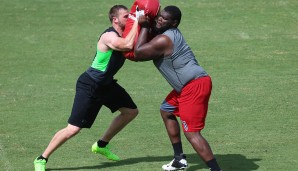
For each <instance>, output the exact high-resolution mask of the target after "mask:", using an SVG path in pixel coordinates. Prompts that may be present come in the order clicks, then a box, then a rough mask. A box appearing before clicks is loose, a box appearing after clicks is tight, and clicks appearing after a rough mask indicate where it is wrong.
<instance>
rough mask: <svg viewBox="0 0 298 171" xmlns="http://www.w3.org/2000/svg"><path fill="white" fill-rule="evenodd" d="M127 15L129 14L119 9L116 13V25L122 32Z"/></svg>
mask: <svg viewBox="0 0 298 171" xmlns="http://www.w3.org/2000/svg"><path fill="white" fill-rule="evenodd" d="M128 14H129V13H128V11H127V10H125V9H120V10H119V12H118V17H117V21H118V22H117V24H118V26H119V27H120V28H121V29H122V30H124V28H125V25H126V21H127V18H128Z"/></svg>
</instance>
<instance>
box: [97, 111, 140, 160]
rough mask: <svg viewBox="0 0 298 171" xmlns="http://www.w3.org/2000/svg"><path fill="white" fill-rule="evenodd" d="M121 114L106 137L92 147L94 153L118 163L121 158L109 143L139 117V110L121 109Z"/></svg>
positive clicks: (107, 131)
mask: <svg viewBox="0 0 298 171" xmlns="http://www.w3.org/2000/svg"><path fill="white" fill-rule="evenodd" d="M119 111H120V114H119V115H118V116H116V118H115V119H114V120H113V121H112V122H111V124H110V126H109V128H108V129H107V130H106V131H105V133H104V135H103V136H102V137H101V138H100V139H99V140H98V141H97V142H95V143H94V144H93V145H92V152H94V153H99V154H102V155H104V156H105V157H106V158H107V159H109V160H114V161H118V160H120V158H119V157H118V156H117V155H116V154H114V153H112V152H111V151H110V149H109V146H108V143H109V142H110V141H111V140H112V138H113V137H114V136H115V135H116V134H117V133H119V132H120V131H121V130H122V129H123V128H124V127H125V126H126V125H127V124H128V123H129V122H131V121H132V120H133V119H134V118H135V117H136V116H137V115H138V109H129V108H120V109H119Z"/></svg>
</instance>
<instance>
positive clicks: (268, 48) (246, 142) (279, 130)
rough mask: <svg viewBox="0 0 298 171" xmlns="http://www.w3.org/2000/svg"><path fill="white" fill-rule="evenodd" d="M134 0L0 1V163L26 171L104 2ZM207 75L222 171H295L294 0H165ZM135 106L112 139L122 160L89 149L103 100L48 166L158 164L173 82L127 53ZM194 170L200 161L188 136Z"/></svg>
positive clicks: (297, 28)
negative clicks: (162, 110)
mask: <svg viewBox="0 0 298 171" xmlns="http://www.w3.org/2000/svg"><path fill="white" fill-rule="evenodd" d="M114 4H125V5H127V6H130V5H131V4H132V1H125V0H110V1H103V0H102V1H79V0H64V1H61V0H47V1H46V0H26V1H22V0H2V1H1V6H0V23H1V24H0V31H1V32H0V37H1V41H0V52H1V55H0V61H1V62H0V106H1V107H0V168H1V170H4V171H30V170H33V160H34V158H35V157H36V156H38V155H39V154H41V153H42V151H43V150H44V148H45V147H46V146H47V144H48V142H49V141H50V139H51V138H52V136H53V135H54V133H55V132H56V131H58V130H59V129H60V128H63V127H64V126H66V124H67V119H68V116H69V113H70V110H71V106H72V102H73V97H74V88H75V82H76V79H77V78H78V76H79V75H80V74H81V73H82V72H83V71H85V70H86V69H87V67H88V66H89V65H90V64H91V60H92V59H93V55H94V53H95V44H96V41H97V37H98V35H99V34H100V33H101V32H102V31H103V30H104V29H105V28H106V27H107V26H109V21H108V19H107V13H108V9H109V8H110V7H111V6H112V5H114ZM169 4H174V5H177V6H179V7H180V8H181V10H182V12H183V19H182V22H181V25H180V29H181V31H182V32H183V33H184V36H185V38H186V40H187V42H188V44H189V45H190V46H191V47H192V49H193V51H194V53H195V54H196V56H197V58H198V60H199V62H200V64H201V65H202V66H203V67H204V68H205V69H206V70H207V71H208V73H209V74H210V75H211V77H212V79H213V86H214V88H213V93H212V97H211V100H210V108H209V114H208V118H207V123H206V128H205V129H204V131H203V134H204V135H205V137H206V138H207V139H208V141H209V143H210V145H211V146H212V149H213V151H214V153H215V155H216V157H217V159H218V161H219V163H220V165H221V166H222V168H223V169H224V170H226V171H252V170H257V171H269V170H270V171H280V170H287V171H295V170H298V134H297V132H298V115H297V111H298V107H297V106H298V105H297V104H298V98H297V97H298V86H297V83H298V74H297V73H298V70H297V68H298V46H297V45H298V12H297V7H298V2H297V1H295V0H284V1H282V0H264V1H257V0H251V1H236V0H226V1H220V0H211V1H207V0H189V1H178V0H162V1H161V5H162V6H166V5H169ZM116 78H117V79H118V80H119V82H120V83H121V84H122V85H123V86H124V87H125V88H126V89H127V91H128V92H129V93H130V94H131V95H132V97H133V98H134V100H135V102H136V103H137V105H138V107H139V109H140V114H139V116H138V117H137V118H136V119H135V120H134V121H133V122H132V123H131V124H130V125H128V126H127V127H126V128H125V129H124V130H123V131H122V132H121V133H120V134H118V135H117V137H115V139H114V140H113V141H112V142H111V143H112V145H113V147H114V148H113V151H114V152H116V153H117V154H118V155H119V156H121V158H122V161H120V162H110V161H107V160H105V159H103V158H98V157H97V156H96V155H95V154H92V153H91V146H92V144H93V143H94V142H95V141H97V139H98V138H99V137H100V136H101V135H102V133H103V132H104V130H105V129H106V128H107V126H108V124H109V122H110V121H111V120H112V118H113V117H114V116H115V115H116V114H110V112H109V110H108V109H106V108H103V110H102V111H101V112H100V114H99V116H98V118H97V120H96V122H95V124H94V125H93V127H92V128H91V129H89V130H88V129H84V130H83V131H82V132H81V133H80V134H79V135H78V136H76V137H75V138H73V139H71V140H70V141H68V142H67V143H66V144H65V145H64V146H62V147H61V148H60V149H58V150H57V151H56V152H55V153H54V154H53V155H52V156H51V158H50V161H49V163H48V164H47V167H48V170H51V171H55V170H78V171H83V170H84V171H93V170H106V171H117V170H121V171H123V170H127V171H135V170H142V171H144V170H150V171H152V170H154V171H155V170H156V171H158V170H161V168H160V167H161V165H162V164H164V163H166V162H168V161H169V160H170V159H171V158H172V147H171V145H170V143H169V140H168V138H167V135H166V131H165V129H164V126H163V123H162V121H161V118H160V116H159V104H160V102H161V101H162V100H163V98H164V97H165V96H166V95H167V93H168V92H169V91H170V90H171V88H170V86H169V85H168V84H167V83H166V81H165V80H164V79H163V78H162V77H161V76H160V74H159V73H158V72H157V70H156V69H155V68H154V66H153V64H152V63H151V62H145V63H135V62H131V61H128V62H126V64H125V65H124V67H123V69H122V70H121V71H120V72H119V73H118V74H117V75H116ZM183 145H184V151H185V153H186V154H187V155H188V161H189V164H190V167H189V169H188V170H189V171H195V170H205V171H207V168H206V166H205V164H204V163H203V162H202V161H201V160H200V159H199V157H198V156H197V155H196V154H195V152H194V150H193V149H192V147H191V146H190V145H189V144H188V142H186V140H185V138H184V139H183Z"/></svg>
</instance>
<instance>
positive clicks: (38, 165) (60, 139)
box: [34, 124, 81, 171]
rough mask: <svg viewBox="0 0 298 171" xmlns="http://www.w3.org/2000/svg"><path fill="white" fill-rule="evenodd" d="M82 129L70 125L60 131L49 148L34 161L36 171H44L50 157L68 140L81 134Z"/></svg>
mask: <svg viewBox="0 0 298 171" xmlns="http://www.w3.org/2000/svg"><path fill="white" fill-rule="evenodd" d="M80 130H81V128H79V127H77V126H74V125H70V124H68V125H67V127H65V128H63V129H61V130H59V131H58V132H57V133H56V134H55V135H54V137H53V138H52V140H51V141H50V143H49V145H48V147H47V148H46V149H45V151H44V152H43V153H42V155H41V156H39V157H37V158H36V159H35V160H34V167H35V171H44V170H45V165H46V162H47V160H48V158H49V157H50V155H51V154H52V153H53V152H54V151H55V150H57V149H58V148H59V147H60V146H61V145H62V144H64V143H65V142H66V141H67V140H68V139H70V138H71V137H73V136H74V135H76V134H77V133H79V132H80Z"/></svg>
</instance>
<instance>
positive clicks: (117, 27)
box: [113, 25, 123, 36]
mask: <svg viewBox="0 0 298 171" xmlns="http://www.w3.org/2000/svg"><path fill="white" fill-rule="evenodd" d="M113 28H114V29H115V30H116V31H117V32H118V34H119V35H120V36H122V33H123V30H122V29H121V28H120V27H119V26H118V25H113Z"/></svg>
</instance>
